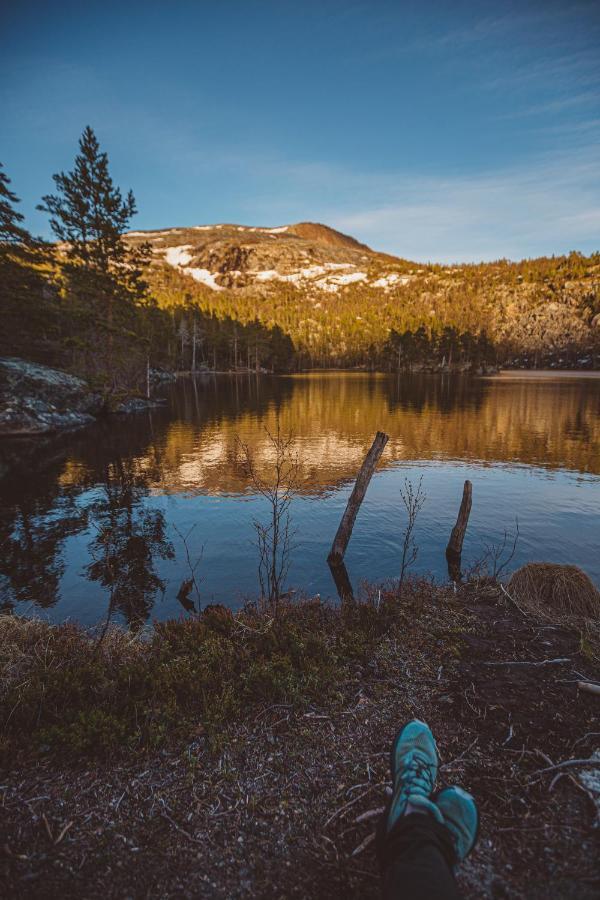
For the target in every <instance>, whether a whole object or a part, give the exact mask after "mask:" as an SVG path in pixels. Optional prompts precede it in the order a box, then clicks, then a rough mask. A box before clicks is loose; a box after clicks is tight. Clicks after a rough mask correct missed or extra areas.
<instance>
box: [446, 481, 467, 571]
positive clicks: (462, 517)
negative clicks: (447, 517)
mask: <svg viewBox="0 0 600 900" xmlns="http://www.w3.org/2000/svg"><path fill="white" fill-rule="evenodd" d="M472 502H473V485H472V484H471V482H470V481H469V480H467V481H465V486H464V488H463V495H462V500H461V504H460V509H459V511H458V518H457V520H456V525H455V526H454V528H453V529H452V532H451V534H450V540H449V541H448V546H447V547H446V559H447V561H448V574H449V575H450V578H451V579H452V581H460V578H461V571H460V560H461V556H462V546H463V541H464V539H465V531H466V530H467V525H468V524H469V515H470V514H471V505H472Z"/></svg>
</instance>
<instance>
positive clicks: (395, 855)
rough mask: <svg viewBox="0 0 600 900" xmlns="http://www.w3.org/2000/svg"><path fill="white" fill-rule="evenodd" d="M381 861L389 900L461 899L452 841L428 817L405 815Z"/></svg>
mask: <svg viewBox="0 0 600 900" xmlns="http://www.w3.org/2000/svg"><path fill="white" fill-rule="evenodd" d="M379 858H380V864H381V867H382V893H383V897H384V898H385V900H401V898H406V900H459V898H460V894H459V892H458V888H457V887H456V882H455V881H454V875H453V874H452V868H453V865H454V863H455V862H456V856H455V853H454V848H453V846H452V838H451V836H450V834H449V832H448V831H447V829H446V828H445V827H444V826H443V825H440V823H439V822H436V821H435V819H433V818H432V817H431V816H429V815H428V814H423V813H409V814H408V815H404V816H402V818H400V819H399V821H398V822H397V823H396V825H394V827H393V829H392V831H391V832H390V833H389V835H388V836H387V838H386V840H385V844H384V847H383V849H382V851H381V852H380V857H379Z"/></svg>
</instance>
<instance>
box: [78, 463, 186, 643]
mask: <svg viewBox="0 0 600 900" xmlns="http://www.w3.org/2000/svg"><path fill="white" fill-rule="evenodd" d="M148 481H149V473H148V472H147V471H142V472H140V471H136V466H135V463H134V461H133V460H132V459H128V460H123V459H122V458H121V457H117V459H115V461H114V462H113V463H112V464H111V465H108V466H106V467H105V469H104V472H103V478H102V482H101V488H100V490H99V492H98V495H97V497H96V498H95V499H94V500H92V502H91V503H90V506H89V508H88V512H89V519H90V524H91V526H92V529H93V530H94V531H95V537H94V538H93V540H92V541H91V543H90V544H89V554H90V557H91V559H92V561H91V562H90V563H88V565H87V566H86V567H85V572H86V575H87V577H88V578H89V579H90V581H97V582H99V583H100V584H101V585H102V586H103V587H104V588H106V590H107V592H108V597H109V602H108V614H107V617H108V618H110V617H111V616H112V615H113V613H114V612H115V611H117V610H119V611H120V612H121V613H122V615H123V618H124V620H125V621H126V622H127V624H128V625H130V626H132V627H135V626H140V625H142V624H143V623H144V622H145V621H146V619H147V618H148V616H149V614H150V610H151V609H152V606H153V601H154V597H155V595H156V593H157V592H158V591H163V590H164V588H165V583H164V581H163V580H162V579H161V578H160V577H159V576H158V575H157V573H156V569H155V566H156V563H157V561H158V560H159V559H172V558H173V556H174V551H173V547H172V545H171V543H170V542H169V541H168V540H167V539H166V536H165V531H166V526H165V518H164V515H163V513H162V511H161V510H154V509H146V508H145V507H144V506H143V503H142V501H143V499H144V497H145V496H146V495H147V493H148Z"/></svg>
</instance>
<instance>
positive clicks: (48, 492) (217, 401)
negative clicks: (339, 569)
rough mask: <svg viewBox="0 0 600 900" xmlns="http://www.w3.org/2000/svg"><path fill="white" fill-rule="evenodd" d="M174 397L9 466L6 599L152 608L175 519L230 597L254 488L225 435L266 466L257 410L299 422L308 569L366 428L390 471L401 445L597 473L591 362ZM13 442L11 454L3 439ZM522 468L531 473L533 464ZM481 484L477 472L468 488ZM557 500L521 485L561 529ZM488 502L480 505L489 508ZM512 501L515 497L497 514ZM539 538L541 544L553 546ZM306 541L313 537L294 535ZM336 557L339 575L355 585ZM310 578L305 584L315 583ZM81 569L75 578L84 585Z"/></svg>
mask: <svg viewBox="0 0 600 900" xmlns="http://www.w3.org/2000/svg"><path fill="white" fill-rule="evenodd" d="M168 399H169V406H168V407H167V408H165V409H161V410H158V411H154V412H152V413H151V414H147V413H144V414H141V415H139V416H136V417H129V418H123V419H113V420H111V421H110V422H106V423H103V424H99V425H97V426H94V427H93V428H92V429H89V430H88V431H85V432H82V433H79V434H77V435H75V436H73V437H72V439H71V440H70V441H69V442H68V443H67V444H66V445H65V446H63V448H62V449H56V450H55V451H54V456H53V457H52V459H49V460H47V461H46V462H45V463H44V464H42V462H41V461H40V462H36V464H35V466H34V467H33V471H32V470H31V469H32V467H31V466H29V467H25V466H24V467H23V469H22V470H21V471H18V470H15V471H14V473H13V474H12V475H11V476H10V477H9V478H8V479H5V480H4V482H2V484H1V485H0V495H1V500H2V511H1V513H0V542H1V547H2V560H1V564H0V603H1V604H2V608H4V609H6V610H10V609H13V608H16V607H17V606H19V608H21V607H25V606H26V605H27V604H34V605H35V606H36V607H39V608H46V609H49V608H51V607H53V606H55V605H56V604H58V605H59V606H60V605H61V603H62V604H64V603H66V602H67V601H69V603H70V606H69V611H70V614H76V615H78V616H79V615H81V617H82V618H85V619H86V620H87V621H92V620H94V621H97V620H99V619H100V618H101V617H102V616H105V615H107V614H108V615H115V617H117V618H118V619H120V620H125V621H127V622H128V623H130V624H132V625H137V624H139V623H141V622H143V621H146V620H147V619H148V618H149V617H150V616H151V615H157V614H158V615H160V616H165V615H173V614H176V609H177V608H179V609H180V610H181V607H180V606H179V605H178V603H177V591H178V589H179V588H180V586H181V584H182V581H183V580H184V579H185V578H186V577H187V573H186V562H185V559H184V558H183V554H182V552H181V549H180V547H179V545H178V541H177V540H176V537H175V534H174V533H173V531H172V526H173V525H174V524H176V525H181V527H182V528H183V529H184V530H187V528H188V527H190V525H191V524H197V525H198V530H199V533H200V534H201V535H203V540H204V539H206V536H207V535H208V537H209V538H210V539H211V540H212V542H213V551H212V553H213V555H212V557H211V559H212V563H210V561H209V560H205V561H204V564H205V565H206V566H208V565H212V567H213V568H212V569H211V570H210V571H208V570H207V571H206V572H205V574H206V576H207V578H208V580H209V581H210V579H211V577H213V576H214V577H213V582H215V583H216V582H217V581H219V582H220V584H222V589H223V591H224V592H225V594H227V593H228V594H229V596H230V597H233V596H235V594H236V591H238V590H239V591H240V592H248V593H253V592H254V593H255V587H254V589H251V588H250V585H251V584H255V579H254V575H253V574H252V570H253V562H252V560H251V558H250V557H249V556H248V552H247V549H246V543H247V542H248V541H249V538H250V533H249V530H248V503H254V502H255V500H254V498H253V497H252V496H251V493H250V490H249V485H248V482H247V478H246V475H245V474H244V469H243V467H241V466H240V465H239V460H238V459H237V452H238V451H237V442H236V438H237V436H238V435H240V436H241V437H242V438H243V440H244V441H245V442H247V443H248V444H249V445H250V447H251V449H252V453H253V459H254V462H255V465H256V466H257V467H258V468H259V470H260V472H261V475H262V477H264V478H268V477H269V470H270V467H271V465H272V462H273V459H272V447H271V445H270V442H269V440H268V438H267V436H266V433H265V427H267V428H270V429H271V430H273V428H274V426H275V423H276V421H277V420H278V421H279V423H280V427H281V430H282V431H283V432H284V433H287V432H289V431H293V432H294V433H295V435H296V437H297V447H298V451H299V455H300V459H301V461H302V468H303V471H302V477H303V485H304V487H303V491H304V497H305V501H302V503H301V504H300V508H299V511H298V518H297V519H296V526H297V528H298V531H299V538H300V543H301V547H300V549H299V551H298V553H299V554H301V556H300V559H299V563H300V567H299V571H306V570H308V571H309V573H311V572H312V571H313V570H314V568H315V565H316V564H317V563H316V561H318V565H319V566H320V567H321V566H322V568H323V569H324V570H325V562H324V560H325V556H326V553H327V549H328V545H329V543H330V541H331V537H332V534H333V533H334V531H335V527H336V525H337V523H334V524H332V523H333V522H334V519H335V517H336V516H337V512H336V510H337V505H336V504H338V505H339V504H342V505H343V489H345V488H344V486H345V485H347V484H348V483H349V482H350V481H352V480H353V478H354V476H355V474H356V471H357V469H358V468H359V466H360V464H361V462H362V459H363V458H364V455H365V453H366V452H367V450H368V448H369V446H370V444H371V442H372V439H373V435H374V434H375V432H376V431H377V430H383V431H386V432H387V433H388V434H389V435H390V440H389V443H388V446H387V448H386V451H385V453H384V456H383V459H382V463H381V469H383V470H384V471H385V470H386V469H387V470H388V471H389V477H390V478H393V471H394V467H396V466H397V465H398V464H399V463H401V464H406V465H409V464H411V465H415V466H417V467H418V465H419V461H420V462H421V464H423V465H425V464H428V463H432V462H437V461H441V462H442V463H444V464H446V465H449V461H459V462H460V463H461V464H467V465H472V464H474V463H478V464H483V465H490V464H492V463H510V464H513V463H519V464H522V465H524V466H530V467H543V469H545V470H546V471H548V472H551V471H552V470H570V471H572V472H574V473H585V474H586V475H592V476H596V475H598V474H600V416H599V413H600V380H594V379H561V378H557V379H550V380H536V379H535V378H533V379H532V378H530V377H527V376H525V377H524V378H517V379H515V378H499V379H489V380H486V379H476V380H470V379H465V378H451V377H441V378H439V377H416V376H413V377H406V376H405V377H401V378H396V377H391V378H388V377H384V376H366V375H349V374H332V375H317V374H314V375H312V374H311V375H307V376H294V377H290V378H279V379H274V378H256V377H248V378H234V377H225V376H224V377H221V378H210V377H205V378H198V379H195V380H185V381H180V382H179V383H178V384H177V385H175V386H173V387H172V388H170V389H169V390H168ZM7 450H10V452H11V453H13V454H14V447H12V448H7ZM531 472H532V474H533V475H535V478H536V479H538V480H539V478H540V477H541V475H540V472H539V470H537V469H535V470H534V469H533V468H532V469H531ZM386 477H387V476H386ZM502 477H504V476H502ZM507 477H508V476H506V478H507ZM462 478H464V475H461V479H462ZM499 480H502V478H501V477H500V476H499ZM504 483H505V484H507V483H508V482H506V481H505V482H504ZM391 484H392V481H390V485H391ZM340 488H342V492H341V493H340ZM498 490H500V488H498ZM376 491H377V489H376V488H371V492H374V493H375V494H376ZM394 491H395V488H394ZM388 494H389V496H385V497H384V498H383V499H379V500H378V502H379V503H380V511H379V513H378V517H377V521H376V525H375V527H376V529H378V531H377V535H376V539H377V541H378V543H377V546H378V547H386V546H391V545H392V544H393V542H394V541H396V540H397V536H398V534H399V532H400V527H401V526H400V522H399V519H398V516H399V512H396V511H395V510H396V509H397V498H396V496H395V493H394V495H393V503H392V494H391V492H390V490H388ZM590 496H591V495H590ZM540 497H541V495H540ZM432 499H433V500H434V502H436V503H438V504H439V507H438V508H439V513H440V515H439V516H438V518H440V519H441V518H443V516H445V515H446V514H448V515H449V516H450V518H452V517H455V515H456V509H457V504H458V500H459V499H460V497H459V496H458V497H457V498H453V499H452V507H451V508H450V507H448V509H446V506H444V503H445V502H446V501H445V500H442V499H440V498H437V499H436V498H432ZM477 501H478V495H477V487H476V496H475V504H476V506H477ZM544 502H545V501H544ZM578 502H579V501H578ZM536 503H537V504H538V506H539V508H537V506H536ZM552 503H554V506H553V507H552V506H551V504H552ZM568 503H569V504H570V505H569V508H568V510H567V505H568V504H566V500H565V497H564V496H563V495H562V494H561V496H560V497H559V496H558V494H557V495H556V497H555V499H554V500H548V504H549V506H548V508H542V505H540V504H542V500H541V499H540V500H539V501H538V500H536V501H535V503H534V502H533V500H532V501H531V503H530V509H531V514H532V516H533V519H532V521H538V520H539V521H540V522H543V517H544V516H546V517H547V516H548V510H549V509H550V508H551V509H552V514H555V515H557V516H558V518H557V522H556V527H560V528H563V529H572V528H573V520H572V515H573V510H574V509H575V510H576V509H577V504H575V505H574V504H573V501H572V498H570V499H569V501H568ZM315 504H316V505H315ZM556 504H558V506H557V505H556ZM398 508H399V507H398ZM493 516H494V510H493V509H492V510H489V512H488V519H490V520H491V519H493ZM536 516H537V520H536V518H535V517H536ZM394 517H396V518H394ZM569 517H571V518H569ZM513 518H514V512H512V511H511V513H510V515H508V516H507V522H508V524H510V522H511V521H512V520H513ZM433 524H434V525H435V523H433ZM444 527H445V526H444ZM321 531H323V534H322V533H321ZM326 531H327V533H325V532H326ZM540 534H543V528H541V529H540ZM442 538H443V539H447V534H445V535H443V536H442ZM442 538H441V539H442ZM540 541H541V545H540V553H539V556H540V557H542V556H543V555H544V551H545V552H547V553H548V552H550V546H549V545H548V544H547V545H546V546H544V542H543V537H542V538H540ZM303 542H304V546H305V547H307V546H308V547H309V549H304V550H303V549H302V544H303ZM354 543H355V544H356V543H357V539H356V538H355V539H354ZM321 544H322V547H321ZM174 545H175V547H176V548H177V552H175V549H174ZM215 547H217V548H218V552H217V549H214V548H215ZM302 554H304V556H302ZM311 554H312V555H311ZM367 564H368V561H366V562H365V565H364V568H365V570H366V569H367ZM302 566H305V569H302ZM349 569H350V571H351V572H352V575H353V581H354V583H355V585H356V584H357V583H358V582H357V579H358V578H360V577H365V576H366V575H367V574H368V575H369V576H370V577H378V576H379V575H380V574H381V573H380V572H378V571H368V572H367V571H358V572H355V565H354V564H353V565H349ZM371 569H373V566H371ZM319 571H320V570H319ZM75 573H76V576H77V577H76V578H75ZM335 574H337V577H335V575H334V577H335V582H336V585H337V590H338V592H339V591H341V592H342V593H347V592H348V591H350V590H351V586H350V585H349V583H348V582H347V581H346V580H344V578H343V577H340V573H335ZM82 576H83V578H82ZM342 576H343V573H342ZM319 578H322V576H321V575H319V576H318V578H317V579H316V581H314V582H311V585H313V584H316V586H317V588H318V589H324V587H323V586H324V585H325V582H324V581H323V580H321V581H319ZM326 578H327V579H328V580H327V584H329V585H330V586H331V587H332V588H333V582H331V581H330V580H329V578H330V576H329V574H327V576H326ZM83 579H85V581H84V582H83V583H84V584H87V593H86V594H85V596H84V594H83V592H82V591H81V589H80V587H79V586H78V585H79V583H80V582H82V581H83ZM252 579H254V581H253V580H252ZM302 586H306V587H308V586H309V585H308V584H307V585H304V584H303V585H302ZM214 590H215V589H213V593H214ZM216 590H220V587H219V588H217V589H216ZM211 596H212V595H211ZM211 596H209V597H208V599H211ZM215 597H216V598H217V599H223V598H222V597H221V595H219V596H218V597H217V596H216V594H215ZM161 598H164V600H161ZM84 607H85V610H84ZM56 615H57V616H58V617H59V618H60V615H61V613H60V612H59V611H57V613H56Z"/></svg>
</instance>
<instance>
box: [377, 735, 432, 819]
mask: <svg viewBox="0 0 600 900" xmlns="http://www.w3.org/2000/svg"><path fill="white" fill-rule="evenodd" d="M390 768H391V770H392V782H393V785H394V786H393V794H392V799H391V801H390V805H389V809H388V813H387V817H386V832H389V831H391V829H392V828H393V826H394V825H395V824H396V822H397V821H398V819H399V818H400V816H402V815H404V814H405V813H406V812H407V811H408V812H426V813H429V814H430V815H432V816H433V817H434V818H435V819H436V821H438V822H439V823H440V824H443V816H442V813H441V811H440V810H439V809H438V807H437V806H436V805H435V803H434V802H433V801H432V800H431V799H430V798H431V794H432V793H433V789H434V787H435V779H436V777H437V769H438V753H437V747H436V743H435V740H434V737H433V735H432V733H431V729H430V728H429V726H428V725H426V724H425V722H420V721H419V720H418V719H414V720H413V721H412V722H409V723H408V725H405V726H404V728H403V729H402V730H401V731H400V732H398V734H397V735H396V738H395V740H394V743H393V744H392V751H391V759H390Z"/></svg>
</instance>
